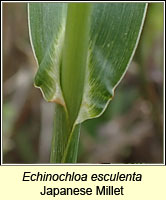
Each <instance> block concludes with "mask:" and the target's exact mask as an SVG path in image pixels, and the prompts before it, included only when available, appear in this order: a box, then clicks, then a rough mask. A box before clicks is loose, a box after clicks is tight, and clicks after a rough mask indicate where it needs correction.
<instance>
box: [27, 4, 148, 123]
mask: <svg viewBox="0 0 166 200" xmlns="http://www.w3.org/2000/svg"><path fill="white" fill-rule="evenodd" d="M67 5H68V4H67V3H30V4H29V25H30V35H31V40H32V41H31V42H32V46H33V48H34V52H35V55H36V58H37V61H38V64H39V69H38V72H37V74H36V78H35V85H36V86H37V87H39V88H40V89H41V90H42V92H43V95H44V97H45V99H46V100H47V101H55V102H57V103H59V104H61V105H63V106H64V107H65V108H66V102H65V101H64V98H63V96H65V94H63V92H62V87H61V62H62V52H63V47H64V45H65V44H64V36H65V27H66V18H67ZM145 11H146V3H92V14H91V25H90V33H89V45H88V55H87V62H86V63H87V67H86V73H85V83H84V92H83V96H82V100H81V102H82V103H81V106H80V108H79V111H78V110H77V111H74V112H76V113H77V115H78V116H76V119H75V124H79V123H81V122H83V121H85V120H86V119H89V118H94V117H97V116H99V115H101V114H102V113H103V111H104V110H105V108H106V106H107V105H108V103H109V101H110V100H111V99H112V97H113V95H114V90H115V88H116V86H117V85H118V83H119V82H120V80H121V79H122V77H123V76H124V74H125V72H126V70H127V67H128V65H129V63H130V61H131V59H132V57H133V54H134V51H135V49H136V46H137V43H138V40H139V37H140V33H141V29H142V26H143V21H144V16H145ZM71 49H72V47H71ZM73 79H74V74H73ZM78 84H79V82H78ZM73 95H76V94H73ZM70 112H71V111H70ZM74 114H75V113H73V115H74Z"/></svg>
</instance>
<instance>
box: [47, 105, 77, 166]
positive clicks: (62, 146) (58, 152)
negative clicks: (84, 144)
mask: <svg viewBox="0 0 166 200" xmlns="http://www.w3.org/2000/svg"><path fill="white" fill-rule="evenodd" d="M79 133H80V125H77V126H76V127H75V128H74V130H72V131H70V129H69V126H68V121H67V116H66V111H65V109H64V107H63V106H61V105H60V104H55V116H54V127H53V137H52V146H51V156H50V162H51V163H75V162H76V161H77V152H78V143H79Z"/></svg>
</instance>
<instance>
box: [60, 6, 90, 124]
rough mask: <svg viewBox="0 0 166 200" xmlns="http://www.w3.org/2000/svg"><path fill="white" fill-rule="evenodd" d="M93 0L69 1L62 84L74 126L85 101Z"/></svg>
mask: <svg viewBox="0 0 166 200" xmlns="http://www.w3.org/2000/svg"><path fill="white" fill-rule="evenodd" d="M90 15H91V3H69V5H68V14H67V22H66V32H65V43H64V49H63V56H62V69H61V70H62V71H61V85H62V91H63V96H64V99H65V103H66V107H67V111H68V115H69V121H70V125H71V127H72V125H73V123H74V121H75V120H76V117H77V116H78V112H79V110H80V105H81V102H82V96H83V92H84V80H85V74H86V64H87V55H88V43H89V30H90Z"/></svg>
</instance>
